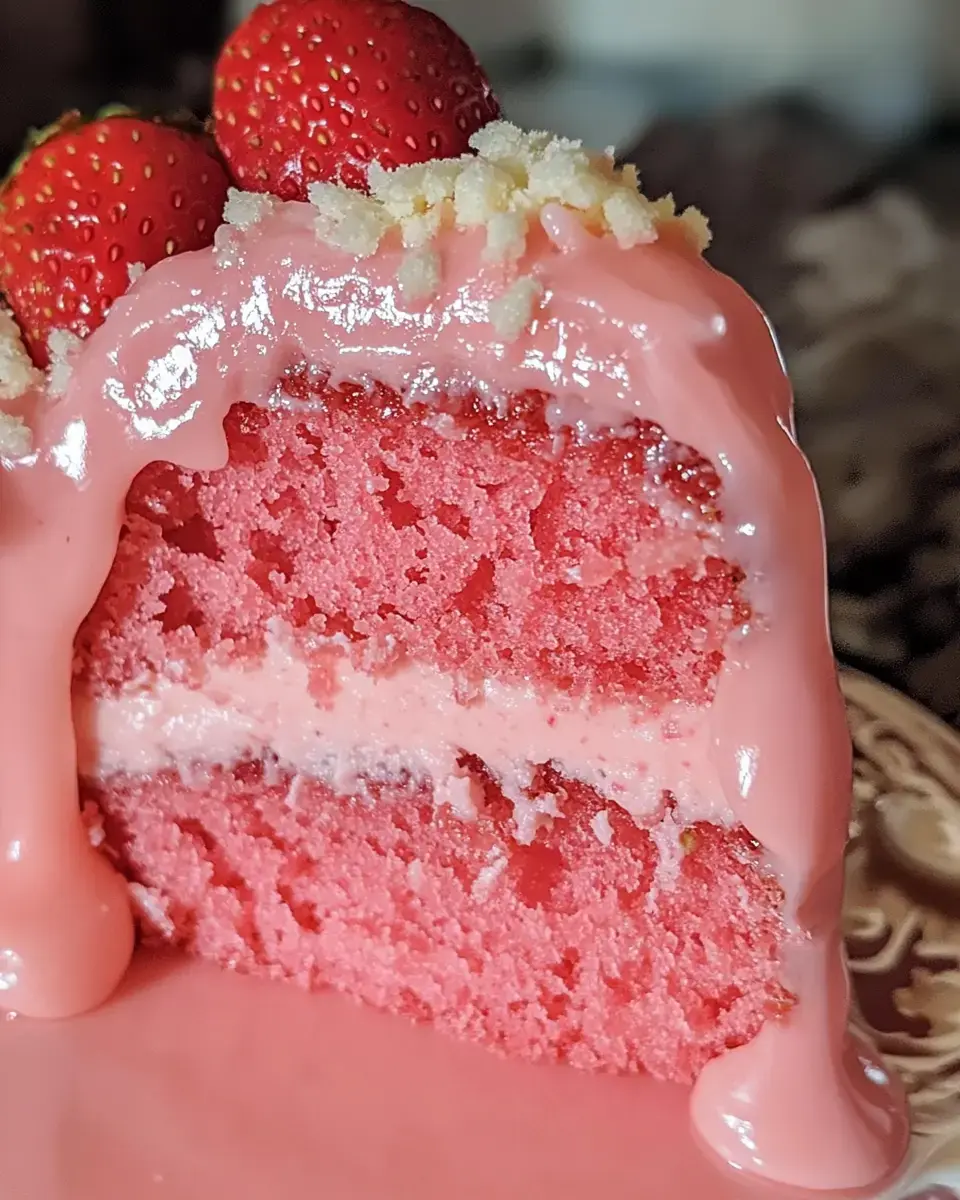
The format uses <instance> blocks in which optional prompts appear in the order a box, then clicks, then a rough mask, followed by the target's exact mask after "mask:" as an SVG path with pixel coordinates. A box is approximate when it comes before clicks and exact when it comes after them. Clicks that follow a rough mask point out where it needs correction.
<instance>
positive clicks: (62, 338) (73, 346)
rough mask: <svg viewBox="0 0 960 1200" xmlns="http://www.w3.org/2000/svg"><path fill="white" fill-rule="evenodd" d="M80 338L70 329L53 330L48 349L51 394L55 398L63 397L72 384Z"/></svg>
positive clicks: (48, 341)
mask: <svg viewBox="0 0 960 1200" xmlns="http://www.w3.org/2000/svg"><path fill="white" fill-rule="evenodd" d="M82 344H83V343H82V342H81V340H80V338H78V337H77V335H76V334H75V333H71V332H70V331H69V329H53V330H51V332H50V337H49V338H48V339H47V349H48V350H49V352H50V375H49V380H50V392H51V394H52V395H54V396H62V395H63V393H64V392H65V391H66V390H67V387H68V386H69V384H70V375H71V373H72V372H73V362H72V359H73V356H74V354H75V353H76V352H77V350H79V349H80V347H81V345H82Z"/></svg>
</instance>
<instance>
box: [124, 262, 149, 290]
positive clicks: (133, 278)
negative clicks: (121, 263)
mask: <svg viewBox="0 0 960 1200" xmlns="http://www.w3.org/2000/svg"><path fill="white" fill-rule="evenodd" d="M146 269H147V268H146V266H145V265H144V264H143V263H142V262H132V263H127V278H128V279H129V280H130V286H131V287H132V286H133V285H134V284H135V283H136V282H137V280H138V279H139V278H140V276H141V275H142V274H143V273H144V271H145V270H146Z"/></svg>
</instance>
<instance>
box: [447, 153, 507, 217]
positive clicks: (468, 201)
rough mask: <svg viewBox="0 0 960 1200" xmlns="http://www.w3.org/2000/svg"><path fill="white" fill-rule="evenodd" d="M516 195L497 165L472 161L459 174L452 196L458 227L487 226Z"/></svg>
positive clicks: (482, 161) (480, 159)
mask: <svg viewBox="0 0 960 1200" xmlns="http://www.w3.org/2000/svg"><path fill="white" fill-rule="evenodd" d="M515 191H516V183H515V182H514V179H513V177H512V176H511V175H510V173H509V172H508V171H505V170H504V169H503V168H502V167H498V166H497V165H496V163H493V162H490V161H488V160H486V159H483V158H475V159H474V160H473V161H472V162H469V163H467V164H466V165H465V166H464V167H463V168H462V169H461V171H460V173H459V175H458V177H457V181H456V185H455V186H454V192H453V209H454V213H455V215H456V221H457V224H458V225H460V226H462V227H463V228H465V229H472V228H474V227H475V226H477V225H486V223H487V222H488V221H489V220H490V218H491V217H492V216H494V215H495V214H496V213H500V212H505V211H506V209H507V208H508V206H509V205H510V202H511V200H512V198H513V193H514V192H515Z"/></svg>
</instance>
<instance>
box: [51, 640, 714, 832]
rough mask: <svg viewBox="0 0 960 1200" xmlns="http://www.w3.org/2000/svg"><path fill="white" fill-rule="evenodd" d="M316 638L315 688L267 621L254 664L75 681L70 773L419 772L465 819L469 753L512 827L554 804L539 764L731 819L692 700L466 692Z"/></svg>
mask: <svg viewBox="0 0 960 1200" xmlns="http://www.w3.org/2000/svg"><path fill="white" fill-rule="evenodd" d="M329 652H330V661H329V669H330V672H331V687H330V689H329V695H328V696H325V697H324V698H323V699H320V700H317V699H315V698H314V695H313V694H312V693H311V687H310V681H311V669H310V667H308V664H307V663H306V662H305V661H304V659H303V658H302V657H301V656H300V655H299V654H298V652H297V650H296V648H295V647H294V645H293V643H292V641H291V640H290V639H289V637H288V636H286V635H285V634H282V633H279V632H278V633H275V634H274V635H273V636H271V638H270V640H269V642H268V646H267V649H266V653H265V654H264V656H263V658H262V659H261V660H260V661H259V662H257V663H255V664H232V665H226V666H224V665H219V664H217V663H215V662H214V661H213V660H212V659H211V661H210V662H209V663H208V665H207V667H206V670H205V672H204V678H203V682H202V683H201V684H199V685H194V684H193V683H185V682H181V681H178V680H176V679H173V678H168V677H158V678H153V679H151V680H150V681H148V682H141V683H130V684H128V685H126V686H125V687H124V688H123V689H122V690H121V691H120V692H119V693H117V694H114V695H111V696H100V697H96V698H91V697H89V696H85V695H82V694H80V695H77V696H76V697H75V702H74V703H75V714H76V719H77V728H78V742H79V761H80V770H81V773H82V774H83V775H84V776H86V777H88V778H94V779H99V780H103V779H107V778H109V777H110V776H112V775H115V774H133V775H142V774H152V773H154V772H157V771H161V770H164V769H171V768H172V769H175V770H179V771H180V772H181V773H182V774H183V775H184V777H185V778H188V779H189V778H191V777H194V776H195V773H196V769H197V767H198V766H200V767H203V766H210V767H213V766H223V767H231V766H233V765H235V764H236V763H238V762H241V761H243V760H245V759H258V758H263V757H265V758H267V759H268V760H271V761H272V760H276V761H277V762H278V763H279V764H280V765H281V766H282V767H284V768H286V769H289V770H291V771H294V772H297V773H299V774H301V775H305V776H308V777H312V778H316V779H321V780H323V781H324V782H326V783H329V784H331V785H332V786H333V787H335V788H336V789H337V790H339V791H344V792H355V791H361V792H362V791H363V782H362V781H363V779H364V778H369V779H374V780H389V779H396V778H398V777H409V778H412V779H413V780H416V781H420V780H424V781H429V782H431V783H432V785H433V789H434V795H435V798H436V801H437V803H439V804H449V805H450V806H451V808H453V809H454V810H455V811H456V812H457V813H458V814H459V815H460V816H462V817H463V818H465V819H471V818H473V817H475V816H476V813H477V806H478V802H479V801H480V799H481V797H480V794H479V792H480V789H479V787H478V785H477V783H476V781H475V780H473V779H472V778H470V776H469V775H467V774H466V773H465V772H464V771H463V770H462V769H461V768H460V767H459V766H458V765H457V760H458V758H459V757H460V756H461V755H462V754H463V753H467V754H471V755H475V756H476V757H478V758H480V759H481V760H482V761H483V762H484V763H485V764H486V767H487V769H488V770H489V771H490V772H491V773H492V774H493V775H494V776H495V777H496V778H497V780H498V782H499V783H500V785H501V787H502V788H503V791H504V793H505V795H506V796H507V797H508V798H509V799H510V800H511V801H512V802H513V804H514V811H515V819H516V824H517V833H518V837H519V838H520V839H521V840H523V841H530V840H532V838H533V836H534V834H535V833H536V829H537V826H538V824H539V823H540V821H542V820H543V819H545V818H549V817H553V816H556V815H557V811H558V810H557V807H556V802H555V798H554V797H551V796H542V795H541V796H539V797H537V798H535V799H530V798H529V797H528V796H527V795H526V794H525V789H527V788H528V787H529V785H530V783H531V780H532V777H533V774H534V771H535V768H536V766H537V765H538V764H545V763H550V764H552V765H553V766H554V767H555V768H556V769H557V770H558V771H559V772H560V773H561V774H563V775H564V776H566V777H567V778H569V779H574V780H578V781H580V782H582V783H585V784H588V785H589V786H590V787H592V788H595V789H596V790H597V791H598V792H599V793H600V794H601V795H603V796H604V797H606V798H608V799H609V800H611V801H615V802H616V803H617V804H619V805H620V806H621V807H622V808H624V809H625V810H626V811H627V812H629V813H631V814H633V815H634V816H635V817H638V818H643V817H645V816H647V815H649V814H651V813H653V812H655V811H657V809H658V807H659V805H660V801H661V796H662V793H663V791H664V790H665V789H669V790H670V791H671V792H672V793H673V794H674V796H675V797H676V799H677V804H678V808H679V813H680V815H681V816H682V819H683V820H684V821H692V820H697V819H704V820H712V821H720V822H725V821H726V820H728V818H729V812H728V809H727V806H726V803H725V801H724V798H723V795H722V791H721V789H720V786H719V784H718V782H717V779H716V776H715V773H714V770H713V767H712V764H711V761H710V757H709V754H708V746H709V735H708V728H707V717H706V715H705V714H704V713H702V712H696V711H690V710H687V709H680V708H678V707H674V708H672V709H671V710H670V711H669V712H668V713H665V714H661V715H660V716H659V717H658V718H657V719H655V720H651V719H649V718H648V717H646V716H644V715H641V714H639V713H638V712H637V711H636V710H634V709H631V707H630V706H629V705H627V704H605V705H601V706H595V707H592V708H591V707H590V706H589V705H587V704H586V703H585V702H575V701H571V700H570V699H569V698H567V697H564V696H561V695H556V696H553V697H551V698H549V699H545V698H544V697H542V696H540V695H538V694H537V692H536V691H535V690H534V689H533V688H527V687H519V686H513V685H506V684H502V683H498V682H496V681H492V680H491V681H487V683H486V684H485V685H484V687H483V689H482V691H481V692H480V694H479V695H477V696H476V697H475V698H471V699H470V700H467V701H465V700H464V699H463V698H462V697H458V689H457V687H456V681H455V680H454V679H453V677H452V676H450V675H446V674H443V673H441V672H439V671H436V670H432V669H427V668H423V667H417V666H405V667H403V668H400V669H398V670H395V671H393V672H392V673H391V674H387V675H369V674H366V673H364V672H361V671H359V670H357V669H355V668H354V667H353V666H351V664H350V662H349V660H348V659H347V657H346V656H345V655H344V654H343V652H342V650H340V649H339V648H338V647H330V648H329ZM598 836H601V840H602V834H601V833H599V832H598Z"/></svg>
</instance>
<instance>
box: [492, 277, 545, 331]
mask: <svg viewBox="0 0 960 1200" xmlns="http://www.w3.org/2000/svg"><path fill="white" fill-rule="evenodd" d="M542 295H543V285H542V284H541V283H540V281H539V280H538V279H534V277H533V276H532V275H522V276H521V277H520V278H519V279H516V280H514V282H513V283H512V284H511V285H510V287H509V288H507V290H506V291H505V292H504V293H503V295H502V296H498V297H497V298H496V299H495V300H491V301H490V308H489V314H490V324H491V325H492V326H493V327H494V329H495V330H496V331H497V333H498V334H499V335H500V337H502V338H503V340H504V341H505V342H515V341H516V340H517V338H518V337H519V336H520V334H521V333H523V331H524V330H525V329H527V328H528V327H529V325H530V322H531V321H532V320H533V314H534V310H535V308H536V306H537V302H538V301H539V300H540V298H541V297H542Z"/></svg>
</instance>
